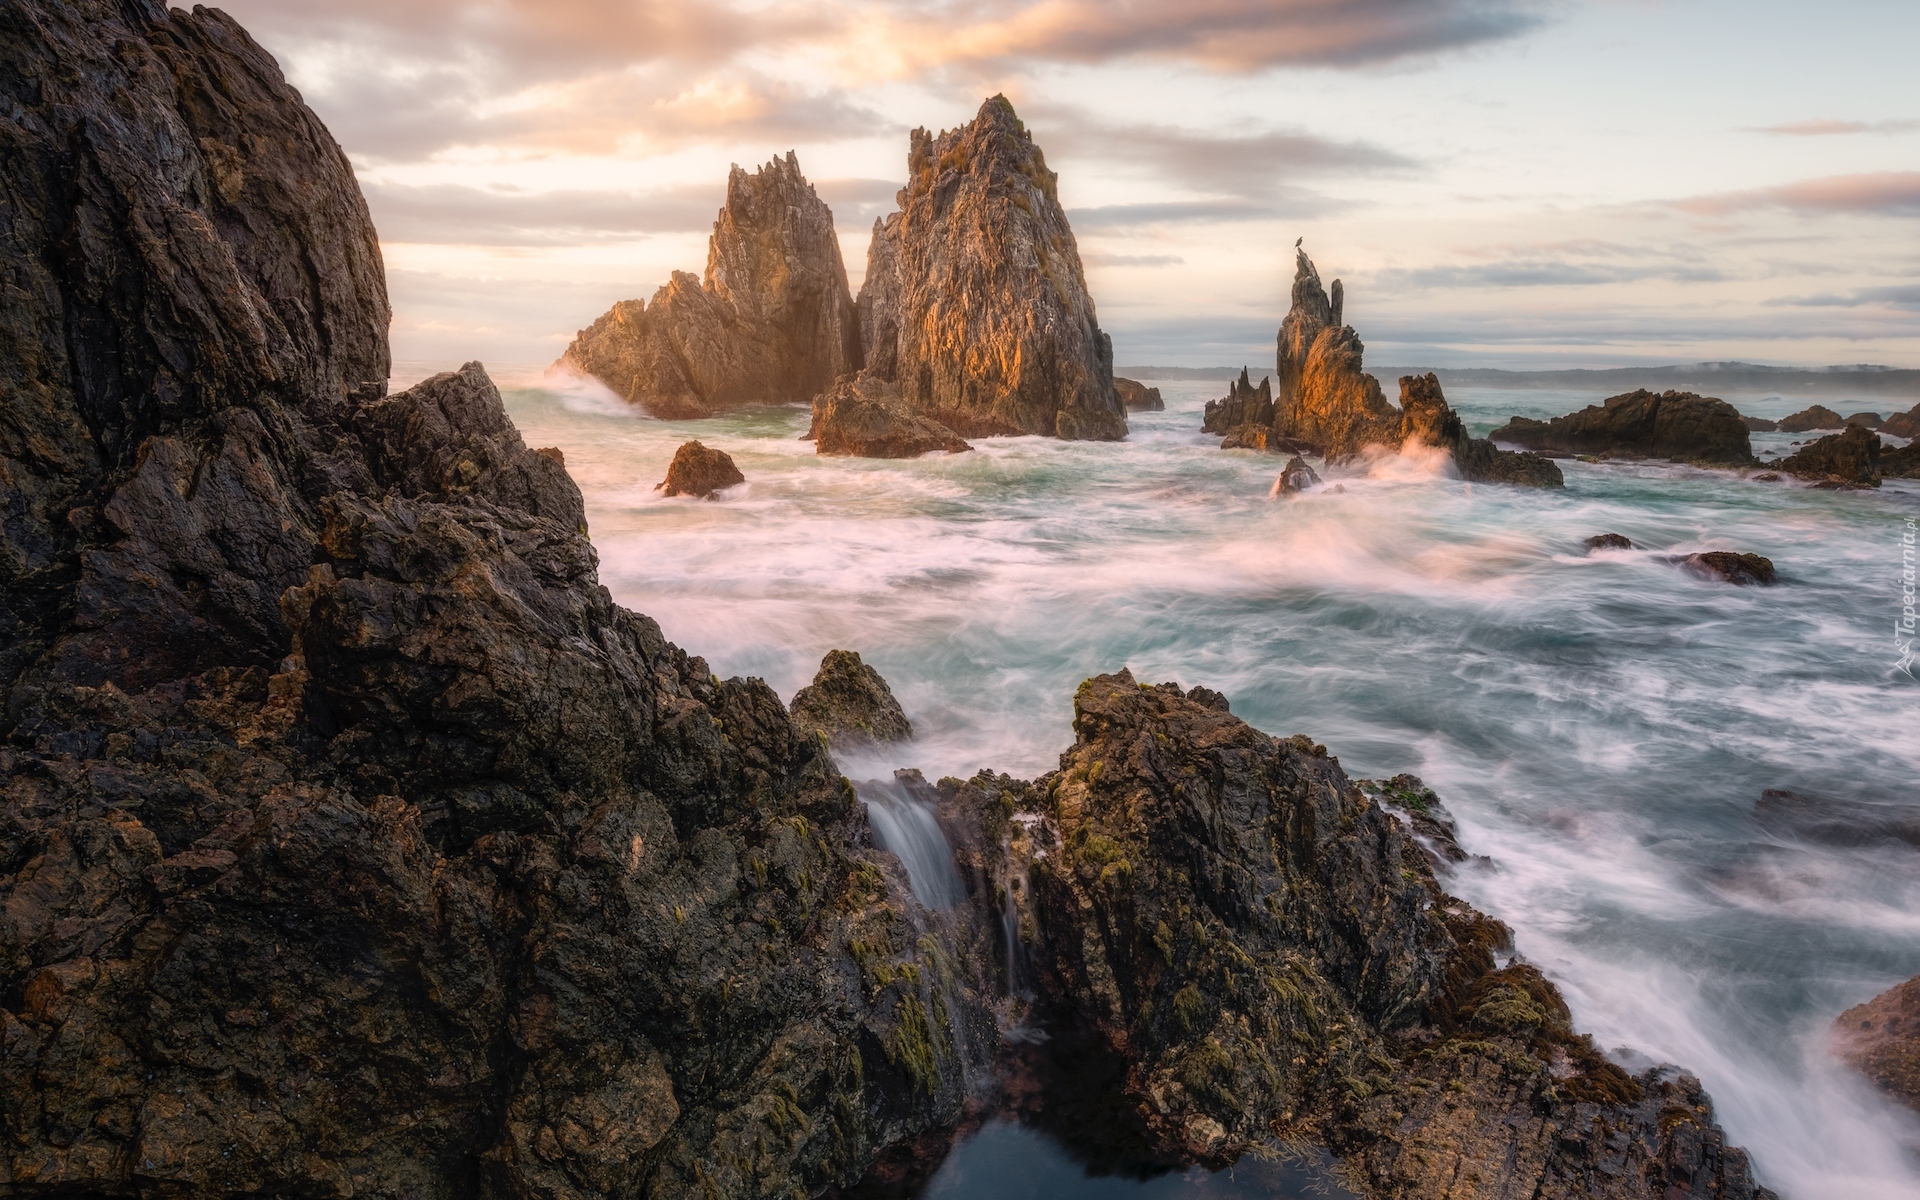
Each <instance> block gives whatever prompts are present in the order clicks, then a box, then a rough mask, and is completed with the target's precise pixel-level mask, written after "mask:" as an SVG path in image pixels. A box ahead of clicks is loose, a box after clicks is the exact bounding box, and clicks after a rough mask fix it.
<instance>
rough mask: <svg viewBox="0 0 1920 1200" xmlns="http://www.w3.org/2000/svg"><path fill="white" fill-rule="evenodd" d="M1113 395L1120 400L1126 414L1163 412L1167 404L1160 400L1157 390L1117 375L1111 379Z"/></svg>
mask: <svg viewBox="0 0 1920 1200" xmlns="http://www.w3.org/2000/svg"><path fill="white" fill-rule="evenodd" d="M1113 394H1114V395H1116V396H1118V397H1119V398H1120V403H1121V404H1122V405H1124V406H1126V409H1127V411H1128V412H1164V411H1165V410H1166V407H1167V402H1166V401H1165V400H1162V399H1161V398H1160V389H1159V388H1156V387H1148V386H1147V385H1146V384H1144V383H1138V382H1136V381H1134V380H1131V379H1122V378H1121V377H1120V376H1118V375H1115V376H1114V377H1113Z"/></svg>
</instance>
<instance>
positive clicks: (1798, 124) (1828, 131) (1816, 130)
mask: <svg viewBox="0 0 1920 1200" xmlns="http://www.w3.org/2000/svg"><path fill="white" fill-rule="evenodd" d="M1916 129H1920V121H1832V120H1817V121H1789V122H1787V123H1786V124H1784V125H1760V126H1748V127H1747V128H1746V129H1745V130H1744V132H1746V133H1769V134H1773V135H1774V136H1776V137H1831V136H1833V135H1835V134H1845V133H1911V132H1912V131H1914V130H1916Z"/></svg>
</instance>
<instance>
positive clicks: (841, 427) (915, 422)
mask: <svg viewBox="0 0 1920 1200" xmlns="http://www.w3.org/2000/svg"><path fill="white" fill-rule="evenodd" d="M806 436H807V437H808V438H810V439H812V440H813V442H814V452H815V453H816V454H839V455H851V456H854V457H858V458H918V457H920V456H921V455H922V454H926V453H928V452H930V451H934V450H945V451H946V452H948V453H949V454H958V453H959V452H961V451H963V450H971V449H973V447H972V446H969V445H968V444H967V443H966V440H965V439H964V438H962V437H961V436H960V435H959V434H957V433H955V432H954V431H953V430H951V429H948V428H947V427H946V426H945V425H942V424H940V422H938V421H934V420H930V419H928V418H926V417H922V416H919V415H917V414H916V413H914V412H913V410H912V409H911V408H909V407H908V406H907V402H906V399H905V398H904V397H903V396H901V394H900V385H898V384H895V383H888V382H887V381H886V380H884V379H881V378H879V377H877V376H876V375H874V374H873V373H871V372H862V373H861V374H860V375H857V376H848V377H847V378H845V379H842V380H841V381H840V382H839V383H836V384H835V385H834V386H833V387H832V388H830V389H828V390H827V391H826V392H824V393H822V394H821V395H819V396H816V397H814V401H813V424H812V426H811V427H810V428H809V429H808V430H807V434H806Z"/></svg>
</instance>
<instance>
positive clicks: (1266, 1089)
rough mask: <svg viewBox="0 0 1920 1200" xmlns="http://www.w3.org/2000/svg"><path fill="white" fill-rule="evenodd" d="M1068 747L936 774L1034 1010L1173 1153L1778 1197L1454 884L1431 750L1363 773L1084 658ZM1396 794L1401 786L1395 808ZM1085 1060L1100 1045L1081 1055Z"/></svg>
mask: <svg viewBox="0 0 1920 1200" xmlns="http://www.w3.org/2000/svg"><path fill="white" fill-rule="evenodd" d="M1074 729H1075V732H1076V734H1077V740H1076V742H1075V744H1074V746H1073V747H1072V748H1071V749H1070V750H1068V751H1067V752H1066V753H1065V754H1063V755H1062V756H1061V759H1060V770H1059V771H1058V772H1057V773H1055V774H1051V775H1048V776H1046V777H1043V778H1041V779H1039V780H1036V781H1034V782H1032V783H1030V784H1029V783H1025V782H1022V781H1019V780H1013V779H1008V778H1007V777H1005V776H993V775H988V774H984V773H983V774H982V775H980V776H977V777H976V778H974V779H973V780H970V781H966V782H964V783H963V782H962V781H959V780H943V781H942V782H941V785H940V786H941V789H942V791H943V794H944V797H945V808H946V811H947V813H948V815H949V820H950V822H951V823H952V824H953V825H954V826H955V827H957V828H958V829H960V830H961V831H962V836H963V838H965V830H967V829H978V830H980V831H981V832H980V833H978V834H975V835H973V836H972V837H971V839H969V840H967V841H966V842H965V843H964V845H963V850H962V857H963V859H965V860H968V861H969V862H970V863H971V864H972V865H973V868H974V869H973V872H972V874H973V875H974V877H975V884H974V886H975V888H976V892H977V894H978V895H980V896H981V897H982V898H983V902H984V903H988V904H991V905H995V906H1001V905H1005V906H1011V910H1012V911H1011V917H1012V920H1011V921H1010V924H1012V925H1013V926H1015V927H1017V928H1019V929H1022V930H1025V931H1028V932H1027V935H1026V937H1027V940H1028V941H1029V942H1030V945H1029V947H1028V949H1027V951H1026V954H1027V961H1026V963H1025V964H1024V969H1025V970H1026V971H1027V972H1028V973H1029V975H1030V977H1031V978H1032V980H1033V985H1034V988H1035V991H1036V1011H1038V1012H1039V1013H1041V1014H1042V1016H1043V1019H1050V1021H1051V1023H1050V1025H1049V1028H1051V1029H1054V1030H1057V1031H1060V1032H1061V1036H1063V1037H1064V1036H1068V1035H1071V1036H1074V1037H1077V1038H1079V1039H1081V1042H1082V1045H1081V1048H1080V1050H1079V1053H1080V1054H1081V1055H1083V1056H1084V1057H1093V1058H1099V1057H1104V1058H1105V1059H1106V1060H1107V1061H1108V1062H1109V1063H1110V1064H1111V1065H1110V1066H1109V1067H1107V1068H1106V1069H1105V1070H1104V1071H1091V1072H1090V1073H1092V1074H1098V1075H1100V1077H1102V1078H1105V1079H1107V1080H1109V1081H1110V1086H1113V1087H1115V1088H1117V1089H1118V1090H1120V1091H1122V1092H1123V1094H1124V1095H1125V1096H1126V1097H1127V1098H1128V1099H1129V1100H1130V1102H1131V1103H1132V1105H1133V1106H1134V1108H1133V1113H1134V1115H1135V1116H1136V1117H1137V1126H1136V1128H1137V1129H1138V1130H1140V1131H1141V1132H1142V1133H1143V1134H1144V1136H1145V1138H1146V1139H1147V1141H1148V1142H1149V1143H1150V1144H1151V1145H1154V1146H1157V1147H1159V1148H1160V1151H1161V1153H1163V1154H1165V1155H1166V1156H1167V1158H1168V1159H1170V1160H1173V1161H1179V1160H1188V1161H1191V1160H1192V1159H1194V1158H1200V1159H1205V1160H1211V1161H1228V1160H1231V1159H1233V1158H1234V1157H1236V1156H1238V1155H1240V1154H1242V1153H1245V1152H1249V1151H1256V1150H1262V1149H1263V1148H1264V1149H1265V1150H1268V1151H1275V1150H1280V1149H1282V1148H1283V1147H1285V1146H1287V1145H1299V1144H1302V1143H1305V1144H1316V1143H1317V1144H1323V1145H1327V1146H1329V1147H1331V1148H1332V1149H1333V1150H1334V1151H1335V1152H1336V1153H1338V1154H1339V1155H1341V1156H1342V1157H1343V1159H1344V1160H1345V1162H1346V1164H1347V1166H1348V1168H1349V1170H1350V1176H1349V1178H1351V1179H1352V1180H1354V1181H1355V1182H1356V1183H1357V1184H1358V1185H1359V1186H1360V1189H1361V1190H1362V1191H1363V1193H1364V1194H1367V1195H1379V1196H1395V1197H1402V1198H1407V1200H1412V1198H1425V1197H1432V1198H1434V1200H1439V1198H1441V1197H1467V1196H1484V1197H1519V1196H1529V1197H1566V1198H1568V1200H1571V1198H1573V1197H1648V1198H1651V1197H1659V1196H1674V1195H1683V1194H1684V1195H1694V1196H1712V1197H1720V1198H1728V1200H1730V1198H1733V1197H1742V1198H1744V1197H1767V1196H1770V1195H1771V1193H1769V1192H1768V1191H1767V1190H1766V1189H1764V1188H1761V1187H1758V1186H1756V1185H1755V1184H1754V1182H1753V1179H1752V1176H1751V1172H1750V1169H1749V1167H1748V1163H1747V1159H1746V1155H1745V1154H1744V1153H1742V1152H1741V1151H1739V1150H1737V1149H1733V1148H1731V1147H1728V1146H1727V1145H1726V1143H1725V1140H1724V1138H1723V1136H1722V1135H1721V1132H1720V1130H1719V1128H1718V1127H1717V1126H1716V1125H1715V1124H1714V1120H1713V1112H1712V1108H1711V1105H1710V1103H1709V1102H1708V1101H1707V1098H1706V1097H1705V1095H1704V1094H1703V1093H1702V1092H1701V1089H1700V1085H1699V1083H1698V1082H1697V1081H1696V1080H1694V1079H1692V1078H1691V1077H1690V1076H1687V1075H1685V1074H1684V1073H1681V1072H1679V1071H1677V1070H1675V1069H1673V1068H1670V1067H1669V1068H1657V1069H1652V1070H1648V1071H1645V1072H1643V1073H1641V1074H1639V1075H1629V1074H1627V1072H1625V1071H1623V1070H1622V1069H1620V1068H1619V1067H1617V1066H1615V1065H1613V1064H1612V1063H1610V1062H1609V1061H1607V1059H1606V1058H1605V1057H1604V1056H1602V1055H1601V1054H1600V1053H1599V1052H1598V1051H1597V1050H1596V1049H1595V1047H1594V1045H1593V1043H1592V1041H1591V1039H1589V1038H1586V1037H1583V1036H1581V1035H1579V1034H1577V1033H1576V1032H1575V1031H1574V1029H1573V1027H1572V1025H1571V1022H1570V1019H1569V1017H1568V1013H1567V1008H1566V1005H1565V1003H1564V1001H1563V1000H1562V999H1561V997H1560V995H1559V993H1558V991H1557V990H1556V989H1555V988H1554V986H1553V985H1552V984H1551V983H1550V982H1548V981H1547V980H1546V979H1545V978H1544V977H1542V976H1541V975H1540V973H1539V972H1538V971H1537V970H1535V969H1534V968H1533V967H1531V966H1528V965H1526V964H1525V963H1524V962H1523V961H1519V960H1508V961H1507V964H1506V965H1505V966H1501V965H1500V960H1497V959H1496V957H1495V954H1494V952H1495V951H1496V950H1500V951H1506V950H1508V949H1509V947H1508V946H1507V942H1508V934H1507V932H1506V930H1505V929H1504V928H1503V927H1502V926H1500V925H1499V923H1498V922H1495V921H1492V920H1490V919H1488V918H1487V917H1485V916H1483V915H1481V914H1480V913H1477V912H1475V911H1474V910H1473V909H1472V908H1470V907H1468V906H1467V905H1465V904H1464V903H1462V902H1460V901H1459V900H1457V899H1455V898H1454V897H1452V896H1450V895H1448V894H1447V893H1446V892H1445V891H1444V890H1443V889H1442V887H1441V886H1440V882H1439V880H1438V879H1437V878H1436V876H1435V874H1434V867H1433V864H1434V863H1435V862H1445V861H1447V860H1448V859H1449V858H1458V857H1464V856H1461V855H1459V854H1458V851H1457V850H1454V852H1453V853H1452V854H1448V855H1442V854H1429V853H1428V852H1426V851H1424V850H1423V849H1422V848H1421V847H1420V846H1419V845H1418V844H1417V843H1416V841H1415V840H1414V838H1413V837H1412V836H1411V835H1410V833H1409V831H1408V822H1409V821H1411V822H1414V823H1421V822H1422V820H1423V817H1422V815H1421V814H1426V816H1425V817H1424V826H1425V827H1426V828H1428V829H1429V830H1430V831H1437V832H1438V833H1440V834H1441V835H1442V836H1441V837H1440V841H1441V842H1442V843H1445V845H1443V846H1442V848H1443V849H1451V844H1450V836H1446V835H1445V830H1444V826H1443V825H1442V824H1441V823H1440V822H1438V821H1436V820H1434V819H1433V818H1432V816H1431V813H1432V811H1433V810H1432V803H1431V802H1432V796H1431V793H1430V792H1426V791H1425V789H1424V788H1421V787H1420V786H1419V784H1418V780H1413V779H1411V777H1400V778H1398V779H1396V780H1394V781H1391V783H1390V784H1389V785H1387V786H1385V787H1382V786H1380V785H1375V786H1374V791H1373V793H1372V794H1369V793H1368V792H1364V791H1362V790H1361V789H1360V788H1359V787H1357V786H1355V784H1354V782H1353V781H1352V780H1349V779H1348V778H1347V776H1346V775H1345V774H1344V773H1343V772H1342V771H1341V769H1340V765H1339V763H1338V762H1337V761H1336V760H1334V759H1332V758H1330V757H1329V756H1328V755H1327V753H1326V748H1325V747H1324V746H1318V745H1315V744H1313V743H1312V742H1310V741H1309V740H1308V739H1306V738H1304V737H1294V738H1288V739H1279V738H1272V737H1269V736H1267V735H1265V734H1262V733H1260V732H1258V731H1257V730H1254V729H1252V728H1251V727H1249V726H1248V725H1246V724H1245V723H1244V722H1242V721H1240V720H1238V719H1237V718H1235V717H1233V716H1232V715H1231V714H1230V713H1229V712H1228V711H1227V704H1226V701H1225V700H1224V699H1223V698H1221V697H1220V696H1219V695H1218V694H1217V693H1213V692H1210V691H1208V690H1207V689H1205V688H1195V689H1193V690H1192V691H1191V692H1185V691H1183V690H1182V689H1181V688H1179V687H1178V686H1176V685H1173V684H1161V685H1159V686H1157V687H1148V686H1145V685H1142V684H1138V683H1136V682H1135V681H1134V679H1133V678H1132V677H1131V676H1130V675H1129V674H1127V673H1126V672H1121V673H1120V674H1118V675H1107V676H1100V677H1097V678H1094V679H1090V680H1088V681H1087V682H1086V683H1084V684H1082V685H1081V688H1080V690H1079V692H1078V694H1077V695H1076V696H1075V698H1074ZM1390 808H1397V809H1398V811H1399V815H1398V816H1396V815H1395V813H1394V812H1393V811H1390ZM1082 1070H1083V1072H1086V1071H1088V1068H1086V1067H1085V1066H1084V1058H1083V1066H1082Z"/></svg>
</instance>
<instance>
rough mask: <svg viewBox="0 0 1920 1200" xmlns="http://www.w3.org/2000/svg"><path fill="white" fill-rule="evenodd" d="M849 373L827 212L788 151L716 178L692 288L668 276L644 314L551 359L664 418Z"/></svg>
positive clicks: (628, 308) (632, 312)
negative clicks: (716, 206)
mask: <svg viewBox="0 0 1920 1200" xmlns="http://www.w3.org/2000/svg"><path fill="white" fill-rule="evenodd" d="M860 363H861V357H860V328H859V321H858V318H857V317H856V315H855V312H854V307H853V299H852V296H851V294H850V293H849V292H848V290H847V271H846V266H845V264H844V263H842V261H841V259H840V242H839V239H838V238H837V237H836V236H835V235H834V231H833V213H832V212H830V211H829V210H828V208H827V206H826V203H825V202H824V201H822V200H821V199H820V197H819V196H818V195H816V194H815V193H814V190H813V186H812V185H811V184H809V183H808V182H807V181H806V178H805V177H804V176H802V175H801V174H800V164H799V162H798V161H797V160H796V159H795V158H794V156H793V153H792V152H791V151H789V152H788V153H787V156H786V157H785V158H784V159H774V160H773V161H772V162H769V163H768V164H766V165H765V166H763V167H761V168H760V169H759V170H757V171H755V172H754V173H753V174H751V175H749V174H747V173H746V172H745V171H743V170H741V169H740V168H739V167H737V166H736V167H734V168H733V171H732V173H731V174H729V175H728V177H727V203H726V206H725V207H724V208H722V209H721V210H720V215H719V217H718V219H716V220H715V221H714V223H713V237H712V238H711V239H710V240H709V241H708V243H707V271H706V276H705V278H704V279H696V278H695V277H694V276H692V275H690V274H688V273H687V272H684V271H675V272H674V273H673V278H672V279H671V280H670V281H669V282H668V283H667V284H666V286H664V287H662V288H661V289H660V290H659V291H657V292H655V293H654V295H653V302H652V303H651V304H647V303H643V302H641V301H639V300H623V301H621V302H620V303H618V304H615V305H614V306H613V308H612V309H610V310H608V312H607V313H606V314H605V315H603V316H602V317H600V319H599V320H597V321H595V322H594V323H593V324H592V325H591V326H589V327H588V328H586V329H583V330H581V331H580V333H579V336H577V337H575V338H574V340H573V344H572V345H570V346H568V347H567V352H566V353H565V354H564V355H562V356H561V358H560V365H563V366H566V367H569V368H572V369H574V370H577V371H581V372H584V373H585V374H588V375H592V376H594V377H595V378H597V379H599V380H600V381H602V382H603V383H605V384H606V385H607V386H608V387H610V388H612V389H613V390H614V391H616V392H618V393H619V394H620V395H622V396H624V397H626V398H627V399H628V400H630V401H632V402H634V403H636V404H639V405H641V406H642V407H644V408H646V409H647V411H649V412H651V413H653V414H654V415H655V416H659V417H669V418H684V417H704V416H709V415H711V414H713V413H715V412H718V411H721V410H723V409H728V408H737V407H739V406H740V405H743V404H777V403H788V402H793V401H805V400H809V399H811V398H812V397H813V396H815V395H816V394H818V393H819V392H821V391H822V390H823V389H825V388H826V387H827V386H829V385H830V384H832V383H833V381H834V380H835V379H836V378H838V377H839V376H840V375H842V374H845V373H846V372H848V371H856V370H858V369H859V368H860Z"/></svg>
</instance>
